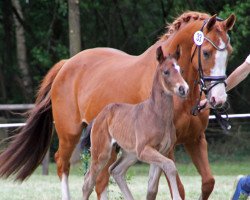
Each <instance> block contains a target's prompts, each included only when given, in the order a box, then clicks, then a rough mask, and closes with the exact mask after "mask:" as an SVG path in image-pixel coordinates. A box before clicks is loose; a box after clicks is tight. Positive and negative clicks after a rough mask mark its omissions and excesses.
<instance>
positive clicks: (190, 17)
mask: <svg viewBox="0 0 250 200" xmlns="http://www.w3.org/2000/svg"><path fill="white" fill-rule="evenodd" d="M209 17H210V15H209V14H206V13H201V12H194V11H187V12H184V13H183V14H182V15H180V16H179V17H177V18H176V19H175V20H174V22H173V23H171V24H167V26H166V30H167V32H166V33H164V34H163V35H162V36H161V37H160V40H161V41H162V40H167V39H168V38H169V37H170V36H171V35H172V34H173V33H176V32H177V31H178V30H179V29H180V28H181V27H182V26H183V25H185V24H187V23H188V22H190V21H196V20H204V19H207V18H209Z"/></svg>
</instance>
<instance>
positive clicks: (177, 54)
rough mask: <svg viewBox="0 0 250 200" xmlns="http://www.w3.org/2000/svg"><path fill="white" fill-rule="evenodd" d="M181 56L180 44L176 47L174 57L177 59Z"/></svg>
mask: <svg viewBox="0 0 250 200" xmlns="http://www.w3.org/2000/svg"><path fill="white" fill-rule="evenodd" d="M180 56H181V47H180V45H179V44H178V45H177V47H176V51H175V53H174V54H173V57H174V58H175V59H176V60H179V58H180Z"/></svg>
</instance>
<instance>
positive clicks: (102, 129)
mask: <svg viewBox="0 0 250 200" xmlns="http://www.w3.org/2000/svg"><path fill="white" fill-rule="evenodd" d="M91 134H92V135H91V165H90V169H89V171H88V173H87V174H86V176H85V178H84V184H83V188H82V191H83V199H84V200H86V199H88V198H89V196H90V194H91V193H92V190H93V188H94V186H95V183H96V179H97V176H98V174H99V173H100V171H101V170H102V169H103V168H104V167H105V165H106V164H107V162H108V160H109V159H110V156H111V150H112V148H113V147H112V144H111V137H110V135H109V132H108V127H107V123H106V121H105V113H103V115H102V116H101V117H99V118H97V119H96V121H95V123H94V125H93V128H92V132H91Z"/></svg>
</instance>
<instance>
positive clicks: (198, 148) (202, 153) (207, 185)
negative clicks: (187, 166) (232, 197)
mask: <svg viewBox="0 0 250 200" xmlns="http://www.w3.org/2000/svg"><path fill="white" fill-rule="evenodd" d="M184 146H185V148H186V150H187V152H188V153H189V155H190V156H191V158H192V161H193V163H194V165H195V166H196V168H197V170H198V172H199V173H200V175H201V177H202V188H201V190H202V194H201V196H200V199H202V200H206V199H208V197H209V196H210V194H211V193H212V191H213V188H214V184H215V180H214V177H213V176H212V172H211V169H210V166H209V161H208V154H207V141H206V138H205V134H204V133H203V134H201V138H200V139H199V140H198V141H196V142H193V143H188V144H185V145H184Z"/></svg>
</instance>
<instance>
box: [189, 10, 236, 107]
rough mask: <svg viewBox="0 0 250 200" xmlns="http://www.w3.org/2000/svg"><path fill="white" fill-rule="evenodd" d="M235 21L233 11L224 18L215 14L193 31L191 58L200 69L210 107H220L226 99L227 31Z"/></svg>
mask: <svg viewBox="0 0 250 200" xmlns="http://www.w3.org/2000/svg"><path fill="white" fill-rule="evenodd" d="M235 20H236V17H235V15H233V14H232V15H230V16H229V17H228V18H227V19H226V20H221V19H220V18H217V17H216V15H214V16H212V17H211V18H209V19H208V20H205V21H204V23H203V26H202V27H201V29H200V31H198V32H196V33H195V34H194V38H193V39H194V45H193V48H192V57H191V61H192V63H193V65H194V67H195V68H196V70H198V71H199V76H200V84H201V89H202V90H203V91H204V92H205V94H206V96H207V99H208V101H209V103H210V104H211V106H212V107H221V106H222V105H223V104H224V103H225V102H226V100H227V94H226V89H225V86H226V83H225V79H226V65H227V60H228V56H229V55H230V54H231V52H232V47H231V45H230V38H229V36H228V34H227V32H228V30H230V29H231V28H232V27H233V25H234V23H235Z"/></svg>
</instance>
